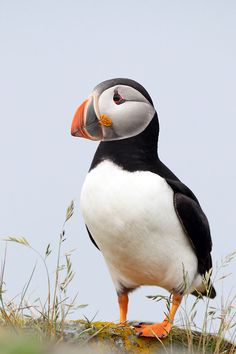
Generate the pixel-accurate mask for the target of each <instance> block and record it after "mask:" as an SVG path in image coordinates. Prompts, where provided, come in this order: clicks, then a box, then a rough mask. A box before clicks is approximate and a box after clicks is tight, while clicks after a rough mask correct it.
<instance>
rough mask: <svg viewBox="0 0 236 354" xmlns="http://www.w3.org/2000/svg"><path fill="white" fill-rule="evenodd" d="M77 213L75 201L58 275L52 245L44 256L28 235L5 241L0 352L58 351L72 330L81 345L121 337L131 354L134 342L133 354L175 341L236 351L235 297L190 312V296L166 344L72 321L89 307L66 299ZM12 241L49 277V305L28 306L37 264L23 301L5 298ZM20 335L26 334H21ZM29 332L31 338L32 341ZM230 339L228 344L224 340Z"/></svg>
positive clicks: (192, 349)
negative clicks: (68, 245)
mask: <svg viewBox="0 0 236 354" xmlns="http://www.w3.org/2000/svg"><path fill="white" fill-rule="evenodd" d="M73 213H74V202H73V201H72V202H71V204H70V205H69V207H68V208H67V210H66V215H65V221H64V223H63V225H62V229H61V233H60V235H59V238H58V249H57V257H56V264H55V272H54V273H53V275H52V276H51V275H50V271H49V268H48V258H49V257H50V255H51V253H52V249H51V245H50V244H48V245H47V246H46V248H45V252H44V254H41V253H39V252H38V251H37V250H36V249H35V248H34V247H33V246H31V245H30V243H29V242H28V240H27V239H25V238H24V237H8V238H6V239H5V241H6V245H5V254H4V258H3V262H2V267H1V273H0V326H1V331H0V333H1V334H2V335H1V336H0V354H6V353H8V352H9V353H14V354H20V353H22V354H23V353H24V354H27V353H29V354H31V353H32V354H34V353H38V352H39V348H41V349H40V350H41V352H42V350H43V349H42V348H44V346H45V343H53V345H54V348H56V347H57V345H58V343H62V342H63V341H64V340H68V338H69V337H68V328H69V332H70V334H69V336H71V338H72V340H73V342H77V343H79V344H80V345H87V344H88V343H89V342H91V343H92V342H96V341H104V339H106V343H107V342H108V341H109V340H110V342H109V343H110V345H112V343H113V342H114V343H118V342H117V338H118V337H119V340H120V342H119V343H123V344H122V345H123V349H124V350H126V349H127V350H130V352H132V345H133V344H134V347H135V348H136V349H135V350H136V351H134V352H137V349H138V348H139V350H140V352H142V353H146V352H148V353H151V352H152V351H151V350H152V349H151V348H153V346H157V345H159V346H160V348H161V349H160V350H163V352H167V353H169V352H170V348H172V345H173V343H174V344H175V345H179V346H181V348H183V349H185V350H186V352H187V353H197V354H199V353H212V354H224V353H228V354H233V353H236V346H235V343H236V310H235V307H234V302H235V298H236V295H235V296H231V297H230V296H228V298H226V300H224V296H223V295H221V305H220V307H219V308H216V307H212V306H211V304H210V301H209V299H208V298H204V299H200V296H199V297H197V298H196V299H195V301H194V302H193V303H192V302H191V303H192V305H191V306H190V308H189V306H188V305H187V303H188V301H187V300H188V299H187V298H188V296H186V297H185V300H184V302H183V305H182V309H181V311H180V314H181V320H180V322H179V323H178V327H174V328H173V330H172V332H171V334H170V335H169V337H168V338H167V339H166V340H163V341H160V340H158V341H157V340H156V339H154V341H153V339H151V340H147V339H146V338H137V336H136V335H135V334H134V331H133V330H132V329H131V328H130V327H128V326H127V327H125V328H120V327H118V326H117V325H115V324H111V323H98V322H93V320H92V321H89V320H88V319H86V320H85V321H84V320H83V321H82V320H80V321H78V322H71V323H70V322H68V317H69V315H70V313H71V312H72V311H75V310H76V309H78V308H83V307H85V306H87V305H79V306H78V305H77V304H76V302H77V294H76V295H75V296H74V298H73V299H72V300H69V298H68V296H67V291H68V287H69V286H71V285H72V281H73V278H74V271H73V268H72V262H71V254H72V252H68V253H66V254H63V255H62V253H63V247H64V246H63V244H64V243H65V241H66V232H65V226H66V223H67V222H68V221H69V220H70V218H71V217H72V215H73ZM10 242H14V243H17V244H19V245H21V246H23V247H27V248H28V249H29V250H31V251H33V252H34V253H35V254H37V256H38V257H39V258H40V260H41V262H42V264H43V266H44V269H45V277H46V279H47V296H46V300H45V301H43V302H42V301H41V300H40V299H37V300H36V301H35V302H34V303H33V304H30V303H28V300H27V294H28V290H29V288H30V284H31V281H32V278H33V277H34V274H35V269H36V266H34V267H33V268H32V271H31V274H30V277H29V279H28V281H27V282H26V284H25V286H24V288H23V290H22V292H21V294H20V297H19V300H18V301H7V300H6V299H5V283H4V273H5V267H6V261H7V245H8V244H9V243H10ZM235 254H236V252H234V253H231V254H229V255H227V256H226V257H225V258H224V259H223V260H222V261H221V263H220V264H219V265H217V267H216V271H215V273H214V274H215V275H214V278H213V283H216V282H219V281H221V282H223V281H224V279H225V278H226V277H227V275H224V274H223V275H220V274H221V271H222V270H224V269H225V268H226V267H227V266H228V265H229V264H230V263H231V262H232V260H233V258H234V256H235ZM210 275H211V272H209V273H208V274H206V276H205V284H206V286H208V284H209V277H210ZM208 291H210V289H208ZM218 296H219V295H218ZM149 298H151V299H152V300H153V301H160V300H165V301H166V306H167V310H168V308H169V307H170V304H171V300H170V297H163V296H159V295H155V296H149ZM200 300H201V301H204V316H203V322H202V327H201V328H199V327H197V325H196V323H195V318H196V314H197V307H198V303H199V301H200ZM68 326H71V327H68ZM72 327H73V328H74V329H73V330H71V328H72ZM9 333H10V334H9ZM22 333H23V334H24V335H23V336H22ZM66 333H67V334H66ZM19 334H20V335H19ZM31 334H33V340H32V336H31ZM9 335H10V336H13V337H12V338H14V341H12V340H9ZM67 337H68V338H67ZM226 337H227V338H228V339H229V341H227V340H225V338H226ZM22 338H23V339H22ZM114 343H113V344H114ZM233 343H234V344H233ZM119 345H121V344H119ZM115 347H116V344H115ZM115 347H114V348H115ZM12 348H13V349H12ZM14 348H15V349H14ZM148 348H149V349H148ZM34 349H35V351H34ZM101 350H104V349H101ZM147 350H149V351H147ZM95 352H96V350H95ZM101 352H105V351H101ZM115 352H116V351H115V349H114V353H115ZM171 352H172V351H171ZM173 352H175V351H173Z"/></svg>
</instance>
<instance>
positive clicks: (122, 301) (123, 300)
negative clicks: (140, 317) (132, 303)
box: [118, 294, 129, 325]
mask: <svg viewBox="0 0 236 354" xmlns="http://www.w3.org/2000/svg"><path fill="white" fill-rule="evenodd" d="M118 302H119V306H120V325H124V324H125V322H126V315H127V311H128V302H129V298H128V295H127V294H120V295H118Z"/></svg>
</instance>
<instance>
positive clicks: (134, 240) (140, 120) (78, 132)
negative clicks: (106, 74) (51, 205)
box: [71, 78, 216, 338]
mask: <svg viewBox="0 0 236 354" xmlns="http://www.w3.org/2000/svg"><path fill="white" fill-rule="evenodd" d="M71 134H72V136H75V137H82V138H85V139H90V140H94V141H100V143H99V145H98V148H97V150H96V153H95V155H94V158H93V160H92V163H91V167H90V169H89V171H88V174H87V176H86V178H85V181H84V183H83V186H82V190H81V196H80V206H81V211H82V215H83V218H84V221H85V225H86V228H87V231H88V235H89V237H90V239H91V241H92V242H93V244H94V245H95V246H96V247H97V248H98V249H99V250H100V251H101V253H102V254H103V257H104V259H105V262H106V265H107V267H108V269H109V272H110V274H111V278H112V281H113V283H114V286H115V289H116V293H117V296H118V304H119V310H120V325H121V326H122V325H125V324H126V323H127V311H128V302H129V294H130V293H131V292H132V291H134V290H135V289H137V288H139V287H140V286H145V285H153V286H159V287H161V288H164V289H166V290H167V291H169V292H170V296H171V306H170V308H169V312H168V313H167V314H166V316H165V318H164V320H163V321H162V322H160V323H154V324H147V323H140V324H139V325H137V326H136V327H135V331H136V332H137V334H138V335H139V336H143V337H158V338H165V337H167V336H168V334H169V333H170V331H171V329H172V327H173V321H174V317H175V314H176V311H177V309H178V308H179V306H180V304H181V301H182V299H183V297H184V295H186V294H193V295H196V296H201V297H202V296H207V297H209V298H214V297H215V296H216V291H215V289H214V287H213V285H212V282H211V279H210V275H211V271H212V258H211V251H212V239H211V232H210V226H209V222H208V219H207V217H206V215H205V213H204V212H203V210H202V208H201V206H200V204H199V201H198V199H197V198H196V196H195V195H194V193H193V192H192V191H191V190H190V189H189V188H188V187H187V186H186V185H185V184H184V183H182V182H181V181H180V179H179V178H178V177H177V176H176V175H175V174H174V173H173V172H172V171H171V170H170V169H169V168H168V167H167V166H166V165H165V164H164V163H163V162H162V161H161V160H160V158H159V154H158V138H159V119H158V114H157V111H156V109H155V107H154V103H153V101H152V99H151V97H150V95H149V93H148V92H147V90H146V89H145V88H144V87H143V86H142V85H141V84H139V83H138V82H136V81H134V80H131V79H128V78H114V79H110V80H106V81H103V82H101V83H100V84H98V85H97V86H96V87H95V88H94V90H93V91H92V93H91V94H90V95H89V96H88V98H87V99H85V100H84V101H83V102H82V103H81V104H80V105H79V107H78V108H77V109H76V111H75V114H74V117H73V120H72V125H71ZM206 275H208V276H206ZM206 279H207V280H206Z"/></svg>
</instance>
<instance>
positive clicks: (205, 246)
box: [166, 179, 212, 274]
mask: <svg viewBox="0 0 236 354" xmlns="http://www.w3.org/2000/svg"><path fill="white" fill-rule="evenodd" d="M166 181H167V183H168V184H169V185H170V187H171V188H172V189H173V191H174V207H175V211H176V213H177V215H178V218H179V220H180V222H181V224H182V226H183V229H184V230H185V233H186V234H187V236H188V237H189V239H190V241H191V243H192V246H193V248H194V250H195V252H196V255H197V258H198V271H199V273H200V274H205V272H206V271H208V270H209V269H211V267H212V260H211V254H210V253H211V250H212V240H211V233H210V227H209V223H208V220H207V217H206V215H205V214H204V212H203V210H202V208H201V206H200V204H199V202H198V200H197V198H196V197H195V195H194V194H193V193H192V191H191V190H190V189H189V188H188V187H186V186H185V185H184V184H183V183H182V182H180V181H173V180H169V179H166Z"/></svg>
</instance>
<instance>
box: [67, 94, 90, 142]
mask: <svg viewBox="0 0 236 354" xmlns="http://www.w3.org/2000/svg"><path fill="white" fill-rule="evenodd" d="M88 101H89V98H87V99H86V100H84V101H83V102H82V103H81V105H80V106H79V107H78V108H77V110H76V112H75V114H74V118H73V121H72V124H71V135H73V136H79V137H81V138H85V139H91V137H90V136H89V134H88V133H87V131H86V130H85V129H84V128H85V109H86V106H87V104H88Z"/></svg>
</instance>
